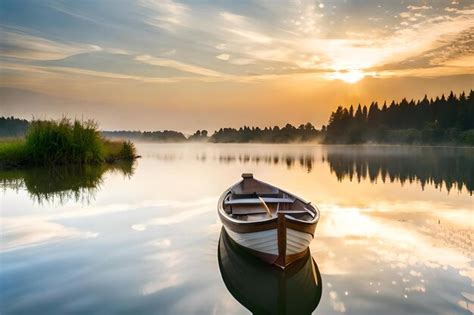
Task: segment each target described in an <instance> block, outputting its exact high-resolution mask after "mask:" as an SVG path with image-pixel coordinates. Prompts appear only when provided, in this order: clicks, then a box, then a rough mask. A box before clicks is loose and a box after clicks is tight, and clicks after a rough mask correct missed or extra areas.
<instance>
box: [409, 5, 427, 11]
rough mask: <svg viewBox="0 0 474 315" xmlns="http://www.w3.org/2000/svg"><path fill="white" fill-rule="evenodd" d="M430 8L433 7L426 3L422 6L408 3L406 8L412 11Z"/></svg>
mask: <svg viewBox="0 0 474 315" xmlns="http://www.w3.org/2000/svg"><path fill="white" fill-rule="evenodd" d="M432 8H433V7H432V6H428V5H422V6H416V5H409V6H408V7H407V9H408V10H412V11H420V10H430V9H432Z"/></svg>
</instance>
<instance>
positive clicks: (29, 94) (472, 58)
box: [0, 0, 474, 133]
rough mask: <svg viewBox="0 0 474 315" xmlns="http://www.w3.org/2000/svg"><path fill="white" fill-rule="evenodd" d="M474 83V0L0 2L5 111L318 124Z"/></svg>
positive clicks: (206, 124)
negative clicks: (360, 107) (356, 107)
mask: <svg viewBox="0 0 474 315" xmlns="http://www.w3.org/2000/svg"><path fill="white" fill-rule="evenodd" d="M471 88H474V2H472V1H471V0H470V1H463V0H443V1H428V0H418V1H407V0H402V1H395V0H384V1H375V0H364V1H362V0H333V1H329V0H328V1H324V0H316V1H315V0H313V1H305V0H290V1H276V0H250V1H245V0H242V1H224V0H216V1H174V0H137V1H123V0H118V1H110V0H107V1H106V0H104V1H96V0H94V1H92V0H82V1H56V0H44V1H29V0H18V1H16V0H1V1H0V115H14V116H17V117H22V118H27V119H31V118H32V117H35V118H41V119H42V118H46V119H56V118H60V117H62V116H68V117H76V118H80V119H89V118H92V119H95V120H97V121H98V122H99V124H100V126H101V128H103V129H107V130H111V129H120V130H132V129H133V130H163V129H173V130H180V131H183V132H185V133H192V132H193V131H195V130H197V129H208V130H211V131H212V130H215V129H217V128H220V127H239V126H242V125H251V126H261V127H264V126H273V125H283V124H286V123H288V122H289V123H292V124H295V125H299V124H301V123H306V122H312V123H313V124H314V125H316V126H317V127H320V126H321V125H322V124H326V123H327V121H328V118H329V115H330V113H331V111H333V110H335V108H336V107H337V106H338V105H343V106H349V105H351V104H359V103H362V104H367V103H370V102H371V101H378V102H383V101H385V100H386V101H387V102H390V101H391V100H392V99H395V100H400V99H401V98H403V97H407V98H409V99H411V98H415V99H416V98H422V97H423V96H424V95H425V94H427V95H428V96H429V97H430V96H432V97H436V96H437V95H441V94H442V93H449V91H451V90H453V91H454V92H455V93H459V92H461V91H463V90H465V91H468V90H469V89H471Z"/></svg>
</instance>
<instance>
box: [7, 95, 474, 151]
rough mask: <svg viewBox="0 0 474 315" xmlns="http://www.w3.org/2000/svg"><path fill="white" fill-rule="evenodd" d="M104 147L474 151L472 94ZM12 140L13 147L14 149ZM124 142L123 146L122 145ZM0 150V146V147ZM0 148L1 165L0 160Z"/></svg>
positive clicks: (131, 137)
mask: <svg viewBox="0 0 474 315" xmlns="http://www.w3.org/2000/svg"><path fill="white" fill-rule="evenodd" d="M34 123H35V122H34V121H33V122H31V123H30V122H28V121H26V120H22V119H17V118H14V117H8V118H5V117H0V138H1V137H12V138H15V137H18V136H22V135H24V134H27V130H29V129H28V128H29V126H30V125H31V124H34ZM100 136H101V137H103V138H105V139H110V140H103V142H104V147H106V148H107V147H109V146H116V145H117V144H116V142H108V141H112V140H113V141H117V140H120V141H124V140H125V141H126V143H129V144H131V143H130V141H150V142H172V143H175V142H178V143H181V142H211V143H299V142H319V143H324V144H398V145H407V144H408V145H454V146H474V91H473V90H471V91H470V92H469V93H468V94H466V93H465V92H462V93H460V94H459V95H458V96H456V95H455V94H454V93H453V92H451V93H450V94H449V95H448V97H445V96H444V94H443V95H442V96H441V97H436V98H435V99H432V98H431V99H428V97H427V96H426V95H425V97H424V98H423V99H422V100H417V101H415V100H410V101H408V100H407V99H406V98H404V99H402V100H401V101H400V102H395V101H392V102H391V103H390V104H389V105H387V103H384V104H383V105H381V106H380V105H379V104H378V103H377V102H372V103H371V104H370V105H369V106H367V105H361V104H359V105H358V106H357V108H355V107H354V106H353V105H350V106H349V107H346V108H344V107H342V106H338V107H337V109H336V110H335V111H334V112H332V113H331V115H330V117H329V121H328V124H327V126H326V125H323V126H322V127H321V129H316V128H315V127H314V126H313V124H311V123H310V122H308V123H306V124H301V125H300V126H298V127H295V126H293V125H291V124H286V125H285V126H284V127H279V126H274V127H265V128H260V127H249V126H244V127H240V128H238V129H236V128H220V129H218V130H216V131H215V132H214V133H212V134H211V135H209V133H208V131H207V130H197V131H196V132H195V133H194V134H192V135H190V136H188V137H186V136H185V135H184V134H183V133H182V132H179V131H174V130H164V131H127V130H120V131H101V132H100ZM0 141H1V140H0ZM14 143H15V142H14V141H12V144H11V145H15V144H14ZM123 143H125V142H123ZM0 145H1V144H0ZM0 148H1V147H0ZM1 159H2V158H1V149H0V160H1Z"/></svg>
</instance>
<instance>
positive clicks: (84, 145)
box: [0, 118, 136, 167]
mask: <svg viewBox="0 0 474 315" xmlns="http://www.w3.org/2000/svg"><path fill="white" fill-rule="evenodd" d="M135 158H136V150H135V146H134V145H133V143H131V142H129V141H127V142H112V141H108V140H105V139H103V138H102V136H101V134H100V132H99V130H98V127H97V124H96V123H95V122H94V121H92V120H88V121H85V122H84V121H79V120H74V121H71V120H70V119H67V118H63V119H61V120H58V121H55V120H34V121H32V122H31V123H30V126H29V128H28V130H27V133H26V136H25V139H23V140H4V141H0V167H1V166H6V167H16V166H24V165H35V166H39V165H64V164H99V163H103V162H108V163H111V162H114V161H117V160H133V159H135Z"/></svg>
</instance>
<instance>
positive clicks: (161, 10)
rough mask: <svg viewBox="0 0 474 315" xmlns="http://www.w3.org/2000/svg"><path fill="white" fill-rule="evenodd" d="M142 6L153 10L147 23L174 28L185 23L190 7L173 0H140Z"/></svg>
mask: <svg viewBox="0 0 474 315" xmlns="http://www.w3.org/2000/svg"><path fill="white" fill-rule="evenodd" d="M138 3H139V4H140V5H141V6H143V7H145V8H146V9H148V10H151V14H150V15H151V17H150V18H149V19H148V20H147V23H148V24H150V25H153V26H157V27H160V28H164V29H167V30H174V27H176V26H183V25H185V23H186V21H187V18H188V14H189V12H190V11H191V9H190V7H188V6H187V5H185V4H182V3H179V2H175V1H173V0H139V2H138Z"/></svg>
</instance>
